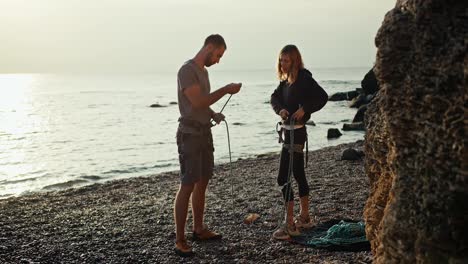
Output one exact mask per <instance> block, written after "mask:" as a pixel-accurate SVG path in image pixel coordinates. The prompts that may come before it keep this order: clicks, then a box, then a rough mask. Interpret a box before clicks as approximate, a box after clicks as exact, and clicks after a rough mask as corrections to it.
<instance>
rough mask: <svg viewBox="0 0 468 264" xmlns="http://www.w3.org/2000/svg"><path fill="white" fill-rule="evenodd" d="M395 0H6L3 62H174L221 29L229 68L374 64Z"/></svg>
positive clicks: (8, 65)
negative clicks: (292, 48)
mask: <svg viewBox="0 0 468 264" xmlns="http://www.w3.org/2000/svg"><path fill="white" fill-rule="evenodd" d="M395 2H396V1H395V0H328V1H323V0H288V1H284V0H282V1H280V0H0V72H76V71H78V72H83V71H103V72H104V71H105V72H126V71H131V72H157V71H167V72H169V71H174V70H177V68H178V67H179V66H180V65H181V64H182V63H183V62H184V61H185V60H187V59H189V58H191V57H193V56H194V55H195V53H196V52H197V51H198V50H199V49H200V47H201V45H202V43H203V40H204V39H205V37H206V36H207V35H209V34H211V33H220V34H221V35H223V36H224V38H225V39H226V42H227V46H228V50H227V51H226V53H225V56H224V58H223V59H222V60H221V64H220V65H219V66H216V67H217V68H220V69H226V70H232V69H268V68H272V67H274V64H275V61H276V59H277V55H278V51H279V50H280V49H281V48H282V47H283V46H284V45H286V44H290V43H291V44H296V45H297V46H298V47H299V49H300V50H301V52H302V54H303V57H304V60H305V63H306V65H309V66H312V67H315V68H317V67H350V66H364V67H370V66H371V65H372V63H373V62H374V58H375V52H376V49H375V45H374V37H375V34H376V32H377V30H378V28H379V27H380V25H381V23H382V21H383V18H384V15H385V13H386V12H387V11H389V10H390V9H392V8H393V7H394V5H395Z"/></svg>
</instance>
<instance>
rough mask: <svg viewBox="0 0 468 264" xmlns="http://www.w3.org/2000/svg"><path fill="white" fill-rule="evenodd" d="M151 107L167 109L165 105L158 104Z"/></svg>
mask: <svg viewBox="0 0 468 264" xmlns="http://www.w3.org/2000/svg"><path fill="white" fill-rule="evenodd" d="M149 107H151V108H161V107H166V106H165V105H161V104H158V103H155V104H152V105H150V106H149Z"/></svg>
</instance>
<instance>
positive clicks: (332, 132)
mask: <svg viewBox="0 0 468 264" xmlns="http://www.w3.org/2000/svg"><path fill="white" fill-rule="evenodd" d="M342 135H343V134H341V132H340V130H339V129H338V128H329V129H328V132H327V138H339V137H341V136H342Z"/></svg>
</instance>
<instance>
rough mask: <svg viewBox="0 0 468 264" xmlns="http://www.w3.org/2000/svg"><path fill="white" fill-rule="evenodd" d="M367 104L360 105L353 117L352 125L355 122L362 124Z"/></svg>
mask: <svg viewBox="0 0 468 264" xmlns="http://www.w3.org/2000/svg"><path fill="white" fill-rule="evenodd" d="M366 110H367V104H365V105H361V106H360V107H359V109H358V110H357V112H356V115H354V118H353V123H355V122H364V115H365V114H366Z"/></svg>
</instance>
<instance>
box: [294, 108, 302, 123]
mask: <svg viewBox="0 0 468 264" xmlns="http://www.w3.org/2000/svg"><path fill="white" fill-rule="evenodd" d="M304 114H305V112H304V109H302V107H299V109H297V111H296V112H295V113H294V114H293V115H292V118H293V119H294V120H296V121H299V120H301V119H302V118H303V117H304Z"/></svg>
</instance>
